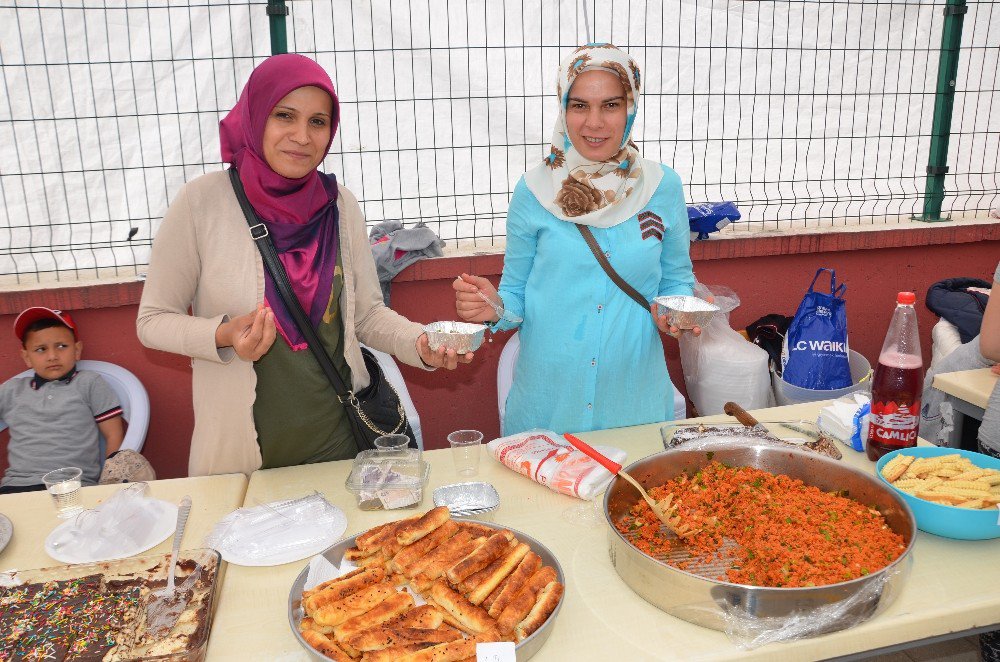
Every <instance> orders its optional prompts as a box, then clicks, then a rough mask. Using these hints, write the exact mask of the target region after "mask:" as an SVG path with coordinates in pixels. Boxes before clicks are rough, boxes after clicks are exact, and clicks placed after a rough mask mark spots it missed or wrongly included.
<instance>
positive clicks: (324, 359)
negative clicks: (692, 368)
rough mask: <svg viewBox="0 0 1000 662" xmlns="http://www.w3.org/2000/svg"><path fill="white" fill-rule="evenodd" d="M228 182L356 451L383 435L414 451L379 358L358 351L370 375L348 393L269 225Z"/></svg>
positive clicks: (236, 184)
mask: <svg viewBox="0 0 1000 662" xmlns="http://www.w3.org/2000/svg"><path fill="white" fill-rule="evenodd" d="M229 180H230V181H231V182H232V185H233V190H234V191H235V192H236V198H237V200H239V202H240V207H241V208H242V209H243V215H244V216H245V217H246V220H247V223H248V224H249V225H250V236H251V237H252V238H253V240H254V243H255V244H257V248H258V250H260V255H261V257H262V258H263V260H264V268H265V269H267V270H268V272H269V273H270V274H271V278H273V279H274V284H275V287H276V288H277V290H278V294H279V295H280V296H281V300H282V302H283V303H284V304H285V308H286V309H287V310H288V312H289V313H290V314H291V315H292V318H293V319H294V320H295V325H296V326H297V327H298V328H299V331H300V332H301V333H302V335H303V336H304V337H305V339H306V342H307V343H308V345H309V349H310V351H312V353H313V356H315V357H316V362H317V363H319V365H320V368H322V369H323V372H324V373H325V374H326V377H327V379H329V380H330V385H331V386H333V390H334V392H335V393H336V394H337V399H338V400H339V401H340V403H341V404H343V405H344V409H345V410H346V411H347V419H348V420H349V421H350V423H351V432H352V433H353V435H354V441H355V443H357V446H358V450H359V451H362V450H371V449H373V448H375V440H376V439H377V438H379V437H381V436H383V435H387V434H405V435H406V436H407V437H409V438H410V447H411V448H416V447H417V442H416V436H415V435H414V434H413V428H411V427H410V423H409V421H407V420H406V410H405V409H403V403H402V401H401V400H400V398H399V393H397V392H396V389H395V388H393V386H392V384H390V383H389V381H388V380H387V379H386V378H385V374H384V373H383V372H382V368H381V367H379V364H378V359H376V358H375V355H374V354H372V353H371V352H370V351H369V350H368V348H366V347H362V348H361V355H362V356H363V357H364V360H365V369H366V370H367V371H368V376H369V377H370V378H371V383H370V384H369V385H368V386H367V387H365V388H364V389H362V390H361V391H358V392H357V393H354V392H352V391H351V389H350V388H348V386H347V384H345V383H344V380H343V379H342V378H341V376H340V374H339V373H338V372H337V369H336V367H334V365H333V361H331V360H330V357H329V355H328V354H327V353H326V350H325V349H324V348H323V344H322V342H321V341H320V339H319V336H318V335H317V334H316V329H314V328H313V326H312V323H311V322H310V321H309V317H308V316H307V315H306V312H305V311H304V310H303V309H302V304H301V303H299V299H298V297H297V296H295V293H294V292H293V291H292V286H291V283H289V281H288V274H286V273H285V268H284V266H282V264H281V260H279V259H278V253H277V251H276V250H275V249H274V244H273V243H272V242H271V238H270V237H269V236H268V232H267V226H266V225H264V224H263V223H261V222H260V220H259V219H258V218H257V213H256V212H255V211H254V208H253V205H251V204H250V201H249V200H247V196H246V193H245V192H244V190H243V183H242V182H241V181H240V177H239V174H238V173H237V172H236V168H230V169H229ZM335 234H336V233H335Z"/></svg>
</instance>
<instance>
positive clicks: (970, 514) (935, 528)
mask: <svg viewBox="0 0 1000 662" xmlns="http://www.w3.org/2000/svg"><path fill="white" fill-rule="evenodd" d="M956 453H957V454H959V455H963V456H965V457H967V458H969V460H970V461H971V462H972V463H973V464H974V465H976V466H977V467H980V468H982V469H997V470H1000V459H997V458H995V457H990V456H989V455H983V454H982V453H973V452H972V451H966V450H962V449H959V448H942V447H938V446H918V447H916V448H902V449H900V450H898V451H892V452H891V453H887V454H885V455H883V456H882V457H881V458H879V461H878V463H877V464H876V465H875V475H876V476H878V479H879V480H880V481H882V482H883V483H885V484H886V485H888V486H889V487H891V488H892V489H893V490H894V491H895V492H896V493H897V494H899V496H900V497H902V498H903V501H905V502H906V504H907V505H908V506H909V507H910V509H911V510H912V511H913V516H914V517H915V518H916V520H917V528H918V529H920V530H921V531H926V532H927V533H933V534H934V535H938V536H943V537H945V538H955V539H958V540H987V539H990V538H1000V522H998V515H1000V513H998V512H997V509H996V508H987V509H986V510H973V509H972V508H959V507H958V506H945V505H942V504H939V503H934V502H933V501H927V500H926V499H921V498H920V497H915V496H913V495H912V494H907V493H906V492H904V491H902V490H900V489H897V488H895V487H894V486H893V485H892V483H890V482H889V481H887V480H886V479H885V478H883V477H882V467H884V466H885V465H886V463H888V462H889V461H890V460H892V458H894V457H896V456H897V455H900V454H902V455H915V456H916V457H937V456H939V455H955V454H956Z"/></svg>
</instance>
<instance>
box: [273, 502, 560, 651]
mask: <svg viewBox="0 0 1000 662" xmlns="http://www.w3.org/2000/svg"><path fill="white" fill-rule="evenodd" d="M465 521H470V522H475V523H477V524H482V525H483V526H488V527H490V528H491V529H496V530H498V531H503V530H507V531H510V532H511V533H513V534H514V536H515V537H516V538H517V539H518V540H520V541H521V542H523V543H525V544H526V545H528V547H530V548H531V551H533V552H534V553H535V554H538V556H540V557H541V559H542V565H543V566H545V565H550V566H552V567H553V568H554V569H555V571H556V579H558V580H559V583H561V584H562V585H563V586H565V585H566V575H565V574H564V573H563V569H562V566H561V565H560V564H559V560H558V559H557V558H556V557H555V554H553V553H552V551H551V550H549V548H548V547H546V546H545V545H543V544H542V543H540V542H539V541H537V540H536V539H534V538H532V537H531V536H529V535H528V534H526V533H522V532H520V531H518V530H517V529H512V528H510V527H509V526H501V525H499V524H494V523H493V522H484V521H482V520H476V519H470V520H465ZM356 539H357V536H352V537H350V538H345V539H343V540H341V541H340V542H338V543H337V544H335V545H333V546H331V547H329V548H327V550H326V551H324V552H322V555H323V556H324V557H326V560H327V561H329V562H330V563H332V564H334V565H335V566H340V564H341V562H342V561H343V560H344V552H346V551H347V548H348V547H354V544H355V540H356ZM308 574H309V567H308V566H306V567H305V568H303V569H302V572H300V573H299V575H298V577H296V578H295V581H294V582H293V583H292V588H291V590H290V591H289V593H288V623H289V625H291V627H292V634H294V635H295V638H296V639H298V641H299V643H300V644H302V647H303V648H304V649H306V650H307V651H308V652H309V653H310V655H311V656H312V659H314V660H326V659H327V658H325V657H323V656H322V655H320V653H319V652H318V651H317V650H316V649H315V648H313V647H312V646H310V645H309V643H308V642H306V640H305V639H303V638H302V633H301V632H300V631H299V623H300V622H301V621H302V618H303V616H304V615H305V614H304V611H303V609H302V590H303V588H305V584H306V577H307V576H308ZM565 599H566V596H565V595H564V596H563V600H565ZM563 600H560V601H559V604H557V605H556V608H555V610H554V611H553V612H552V613H551V614H549V617H548V619H546V621H545V622H544V623H543V624H542V626H541V627H539V628H538V629H537V630H535V631H534V632H533V633H532V634H531V636H529V637H527V638H526V639H525V640H524V641H521V642H518V644H517V646H516V647H515V649H514V655H515V657H516V658H517V662H527V660H529V659H531V657H532V656H534V654H535V653H537V652H538V650H539V649H540V648H541V647H542V645H543V644H544V643H545V640H546V639H548V638H549V635H550V634H552V626H553V624H554V623H555V621H556V616H558V615H559V610H560V609H562V604H563Z"/></svg>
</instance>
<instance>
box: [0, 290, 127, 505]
mask: <svg viewBox="0 0 1000 662" xmlns="http://www.w3.org/2000/svg"><path fill="white" fill-rule="evenodd" d="M14 334H15V335H16V336H17V338H18V340H20V341H21V357H22V358H23V359H24V362H25V364H27V366H28V367H29V368H31V369H33V370H34V371H35V374H34V375H33V376H31V377H23V378H20V379H10V380H8V381H7V382H5V383H4V384H2V385H0V420H3V421H4V422H6V423H7V425H8V426H10V443H9V444H8V445H7V460H8V464H9V466H8V467H7V471H6V472H5V473H4V476H3V480H2V481H0V494H5V493H9V492H29V491H34V490H44V489H45V485H44V484H43V483H42V476H43V475H45V474H46V473H48V472H49V471H52V470H53V469H60V468H62V467H79V468H80V469H82V470H83V477H82V478H83V483H84V485H94V484H96V483H97V480H98V478H99V477H100V474H101V460H102V458H101V457H100V440H99V437H98V432H100V434H101V435H103V436H104V439H105V441H106V442H107V447H106V449H105V455H110V454H112V453H114V452H115V451H117V450H118V449H119V447H121V444H122V439H124V437H125V426H124V425H123V422H122V408H121V405H120V403H119V402H118V396H116V395H115V392H114V391H113V390H111V387H110V386H108V384H107V382H105V381H104V378H102V377H101V376H100V375H98V374H97V373H94V372H89V371H86V370H84V371H79V370H77V369H76V362H77V361H79V360H80V354H81V352H82V350H83V343H81V342H80V340H79V338H78V337H77V328H76V324H75V323H74V322H73V318H72V317H70V315H69V313H64V312H62V311H60V310H52V309H50V308H42V307H35V308H28V309H27V310H25V311H23V312H22V313H21V314H20V315H18V316H17V319H16V320H15V321H14Z"/></svg>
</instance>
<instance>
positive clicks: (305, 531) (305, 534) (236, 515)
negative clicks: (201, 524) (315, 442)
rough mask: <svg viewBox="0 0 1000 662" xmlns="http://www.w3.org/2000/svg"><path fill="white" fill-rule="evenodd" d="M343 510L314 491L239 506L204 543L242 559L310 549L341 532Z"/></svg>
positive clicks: (343, 516) (215, 528)
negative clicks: (284, 498)
mask: <svg viewBox="0 0 1000 662" xmlns="http://www.w3.org/2000/svg"><path fill="white" fill-rule="evenodd" d="M346 528H347V518H346V516H345V515H344V512H343V511H342V510H341V509H340V508H337V507H336V506H334V505H333V504H331V503H330V502H329V501H327V500H326V498H325V497H324V496H323V495H322V494H319V493H317V492H314V493H313V494H310V495H308V496H305V497H302V498H299V499H291V500H286V501H273V502H271V503H261V504H259V505H257V506H253V507H250V508H239V509H238V510H235V511H233V512H232V513H230V514H229V515H227V516H226V517H224V518H223V519H222V520H221V521H220V522H219V523H218V524H216V525H215V527H214V528H213V529H212V531H211V532H210V533H209V534H208V536H206V537H205V546H206V547H211V548H213V549H217V550H219V551H221V552H223V556H224V557H225V556H226V555H227V554H235V555H237V556H238V557H239V558H241V559H246V560H252V561H265V560H268V559H271V558H280V557H285V556H288V555H295V554H296V553H299V552H303V553H305V552H306V551H308V550H313V549H315V548H316V547H317V545H323V544H325V543H328V542H329V541H330V540H331V539H336V538H338V537H340V535H342V534H343V532H344V531H345V530H346Z"/></svg>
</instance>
